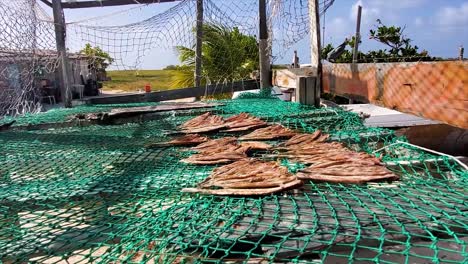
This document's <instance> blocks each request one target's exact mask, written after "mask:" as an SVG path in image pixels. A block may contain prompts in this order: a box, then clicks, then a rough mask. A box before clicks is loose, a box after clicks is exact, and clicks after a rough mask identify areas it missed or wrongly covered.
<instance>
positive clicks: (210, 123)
mask: <svg viewBox="0 0 468 264" xmlns="http://www.w3.org/2000/svg"><path fill="white" fill-rule="evenodd" d="M225 127H226V124H225V122H224V120H223V118H222V117H220V116H217V115H213V114H212V113H210V112H207V113H204V114H203V115H200V116H197V117H195V118H193V119H190V120H189V121H187V122H185V123H183V124H182V125H180V127H179V128H181V129H182V131H181V132H182V133H187V134H193V133H207V132H212V131H217V130H219V129H221V128H225Z"/></svg>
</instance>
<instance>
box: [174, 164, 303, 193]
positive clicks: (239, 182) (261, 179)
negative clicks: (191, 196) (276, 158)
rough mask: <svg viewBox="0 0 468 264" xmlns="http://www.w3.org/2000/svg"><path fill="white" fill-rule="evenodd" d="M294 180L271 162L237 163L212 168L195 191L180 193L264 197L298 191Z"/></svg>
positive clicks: (283, 169)
mask: <svg viewBox="0 0 468 264" xmlns="http://www.w3.org/2000/svg"><path fill="white" fill-rule="evenodd" d="M301 185H302V181H300V180H298V179H297V178H296V177H295V176H294V175H293V174H291V173H290V172H288V169H287V168H285V167H282V166H280V165H278V164H277V163H275V162H264V161H260V160H256V159H250V160H241V161H237V162H234V163H232V164H229V165H225V166H222V167H219V168H216V169H215V170H214V171H213V172H212V173H211V175H210V176H209V177H208V178H206V179H205V180H204V181H202V182H201V183H200V184H198V188H186V189H183V190H182V191H183V192H191V193H202V194H214V195H241V196H249V195H267V194H272V193H276V192H280V191H283V190H287V189H291V188H295V187H299V186H301Z"/></svg>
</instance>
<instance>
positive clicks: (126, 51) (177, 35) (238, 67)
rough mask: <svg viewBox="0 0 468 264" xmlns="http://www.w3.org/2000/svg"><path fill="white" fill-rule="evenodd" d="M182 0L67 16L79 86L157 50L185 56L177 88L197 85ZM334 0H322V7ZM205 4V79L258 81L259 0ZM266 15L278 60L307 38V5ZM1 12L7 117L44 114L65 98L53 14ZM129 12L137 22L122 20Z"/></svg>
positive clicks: (191, 23) (26, 8)
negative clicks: (169, 4) (44, 108)
mask: <svg viewBox="0 0 468 264" xmlns="http://www.w3.org/2000/svg"><path fill="white" fill-rule="evenodd" d="M175 2H176V3H175V4H173V7H171V8H169V9H168V10H166V11H163V12H158V10H160V9H159V8H158V7H159V6H160V5H161V4H157V3H156V4H148V5H143V4H140V5H138V6H137V8H135V7H130V8H129V9H128V10H124V11H121V12H116V13H112V14H107V15H104V14H103V15H102V16H99V17H95V18H89V19H82V20H80V21H66V22H67V23H66V36H65V39H66V48H67V52H68V56H69V63H70V70H69V71H70V72H69V73H68V75H69V79H70V82H71V86H72V88H73V85H86V81H87V79H88V78H91V79H96V78H101V77H99V76H102V75H103V72H104V71H103V70H104V69H105V68H107V67H109V65H110V67H112V69H118V70H129V69H131V70H138V69H141V67H142V63H143V62H144V61H145V60H149V59H154V57H151V56H149V54H150V53H151V52H154V51H155V50H156V51H158V52H161V51H166V52H171V53H172V52H176V53H177V54H178V57H179V64H180V65H179V66H178V67H177V71H176V72H175V76H174V80H173V82H172V84H171V86H173V87H177V88H181V87H192V86H193V84H194V71H195V60H196V56H197V55H196V54H195V43H196V41H195V39H196V32H195V26H196V22H197V14H196V13H197V10H196V1H192V0H183V1H175ZM332 3H333V1H332V0H323V1H320V8H321V12H324V11H325V10H326V9H327V8H329V7H330V6H331V5H332ZM203 9H204V11H203V12H204V21H203V23H204V26H203V31H204V37H203V41H202V51H203V53H202V54H203V55H202V68H203V70H202V73H201V75H202V76H201V77H202V84H203V85H209V84H217V83H229V82H233V81H239V80H244V79H252V78H256V77H257V76H256V74H255V72H256V71H257V70H258V68H259V59H258V56H259V55H258V54H259V51H258V44H257V43H258V31H259V25H258V24H259V22H258V21H259V19H258V2H257V1H254V0H242V1H224V0H217V1H212V0H204V4H203ZM148 12H149V13H150V16H148V15H147V14H148ZM267 12H268V28H269V45H268V46H269V48H268V49H269V55H270V56H271V57H272V58H273V62H274V61H276V60H277V59H278V58H281V57H283V56H285V54H286V51H287V50H288V49H290V48H291V46H292V45H294V44H295V43H297V42H298V41H300V40H302V39H304V38H305V37H306V36H307V34H308V32H309V26H308V19H309V15H308V14H309V11H308V2H307V1H301V0H280V1H278V0H271V1H268V2H267ZM0 14H1V15H2V16H1V20H0V27H1V29H2V30H1V31H0V34H1V35H0V39H1V40H0V60H1V62H0V73H1V83H0V85H1V87H2V88H1V90H0V104H1V107H0V116H5V115H17V114H24V113H32V112H38V111H40V110H41V102H42V101H49V103H50V102H52V101H51V100H52V98H51V97H54V100H55V101H58V100H59V98H60V96H61V91H60V89H58V88H60V87H59V86H60V85H59V83H60V78H59V76H60V74H59V65H60V64H59V60H58V59H59V58H58V55H57V54H58V53H57V52H56V50H57V49H56V42H55V38H56V36H55V29H54V19H53V18H52V15H51V12H49V11H47V10H45V9H44V8H43V7H42V6H41V5H40V4H39V1H36V0H21V1H7V0H2V1H0ZM129 14H133V15H135V16H136V17H137V19H134V21H133V20H132V22H130V23H127V24H122V23H120V20H121V19H120V18H121V17H122V16H126V15H129ZM143 14H145V15H143ZM65 19H66V18H65ZM109 21H111V22H109ZM175 64H177V63H175ZM103 79H104V80H105V79H106V78H105V77H103ZM44 87H46V88H45V89H44ZM77 93H80V92H79V91H77ZM81 96H82V94H80V97H81Z"/></svg>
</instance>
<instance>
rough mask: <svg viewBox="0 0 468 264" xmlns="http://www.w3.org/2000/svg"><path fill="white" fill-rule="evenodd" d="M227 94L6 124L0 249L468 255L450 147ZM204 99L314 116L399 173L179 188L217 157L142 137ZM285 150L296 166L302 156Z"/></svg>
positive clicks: (70, 253)
mask: <svg viewBox="0 0 468 264" xmlns="http://www.w3.org/2000/svg"><path fill="white" fill-rule="evenodd" d="M221 103H222V105H220V106H217V107H215V108H210V109H205V110H200V109H198V110H193V111H188V112H187V111H186V112H184V113H183V114H180V113H179V112H167V113H162V114H158V115H153V116H152V117H151V118H147V119H145V120H144V121H141V122H130V123H122V124H108V125H87V126H77V125H73V126H68V127H63V126H57V127H53V126H51V127H49V128H48V129H25V128H24V126H29V127H30V128H33V127H34V125H41V124H59V123H61V122H62V123H63V122H67V120H69V117H70V115H73V114H76V113H94V112H103V111H104V112H106V111H109V110H110V109H112V108H115V107H131V106H142V104H134V105H108V106H81V107H78V108H73V109H57V110H54V111H50V112H46V113H42V114H38V115H30V116H27V117H23V118H19V119H17V123H16V124H15V125H14V127H13V130H7V131H2V132H0V262H3V263H173V262H174V263H210V262H213V263H226V262H232V263H238V262H241V263H242V262H249V263H268V262H276V263H278V262H279V263H310V262H315V263H317V262H319V263H320V262H327V263H349V262H355V263H372V262H374V263H430V262H435V263H463V262H467V261H468V250H467V242H468V215H467V208H468V206H467V203H468V199H467V194H466V191H467V186H468V173H467V171H466V170H465V169H464V168H463V167H462V166H461V165H460V164H458V163H457V162H456V161H455V160H453V159H452V158H450V157H446V156H438V155H433V154H430V153H427V152H425V151H422V150H420V149H418V148H415V147H412V146H409V145H406V144H405V143H404V142H405V139H404V138H401V137H396V136H395V134H394V133H393V131H391V130H387V129H381V128H367V127H365V126H364V125H363V122H362V120H361V119H360V118H359V116H357V115H356V114H353V113H350V112H346V111H344V110H342V109H332V108H319V109H317V108H313V107H309V106H302V105H299V104H295V103H290V102H283V101H280V100H277V99H273V98H265V97H257V98H244V99H238V100H227V101H221ZM143 105H154V104H143ZM203 111H212V112H214V113H216V114H219V115H222V116H231V115H234V114H238V113H241V112H248V113H251V114H253V115H255V116H258V117H260V118H262V119H264V120H266V121H268V122H275V123H281V124H283V125H285V126H287V127H290V128H293V129H297V130H299V131H303V132H313V131H315V130H316V129H321V130H323V131H324V132H326V133H330V135H331V139H332V140H334V141H339V142H343V143H344V144H346V145H347V146H348V147H349V148H351V149H353V150H356V151H365V152H367V153H371V154H373V155H376V156H379V157H381V158H382V160H383V161H384V162H385V163H386V166H387V168H388V169H390V170H391V171H393V172H394V173H396V174H398V175H399V176H400V180H399V181H394V182H380V183H368V184H364V185H347V184H330V183H313V182H307V183H306V184H305V186H304V187H303V188H302V189H300V190H290V191H286V192H283V193H277V194H274V195H269V196H264V197H220V196H210V195H197V194H187V193H182V192H181V191H180V190H181V189H182V188H186V187H195V186H196V184H197V183H198V182H199V181H201V180H203V179H204V178H206V177H207V176H208V175H209V174H210V172H211V171H212V170H213V169H214V168H215V166H194V165H189V164H184V163H181V162H179V161H180V160H181V159H183V158H185V157H188V156H189V155H190V152H188V151H184V148H177V147H163V148H152V149H147V148H145V145H146V144H149V143H154V142H163V141H167V140H168V139H171V138H172V137H174V134H173V132H174V131H175V130H176V129H177V126H178V125H179V124H181V123H183V122H184V121H186V120H188V119H190V118H193V117H194V116H196V115H198V114H200V113H202V112H203ZM22 126H23V127H22ZM15 128H17V130H16V129H15ZM225 135H228V134H221V133H219V134H214V135H210V136H211V137H220V136H225ZM272 143H273V144H274V143H277V142H272ZM260 156H261V155H259V157H260ZM281 163H282V164H283V165H284V166H287V167H288V168H289V169H290V170H291V171H292V172H294V171H297V170H298V169H300V168H301V166H302V165H301V164H296V163H293V162H290V161H288V160H282V161H281Z"/></svg>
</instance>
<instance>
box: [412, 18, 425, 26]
mask: <svg viewBox="0 0 468 264" xmlns="http://www.w3.org/2000/svg"><path fill="white" fill-rule="evenodd" d="M414 25H415V26H417V27H420V26H422V25H424V20H423V19H422V18H421V17H416V18H415V19H414Z"/></svg>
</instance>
